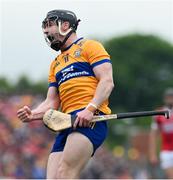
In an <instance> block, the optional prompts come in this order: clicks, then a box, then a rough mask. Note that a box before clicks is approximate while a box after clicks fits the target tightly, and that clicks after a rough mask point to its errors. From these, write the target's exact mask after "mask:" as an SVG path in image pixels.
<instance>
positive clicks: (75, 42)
mask: <svg viewBox="0 0 173 180" xmlns="http://www.w3.org/2000/svg"><path fill="white" fill-rule="evenodd" d="M82 39H83V37H81V38H79V39H77V40H76V41H74V42H73V43H72V44H70V45H69V46H68V47H66V48H65V49H64V50H63V51H67V50H68V49H70V48H71V47H72V46H73V44H77V43H78V42H79V41H80V40H82Z"/></svg>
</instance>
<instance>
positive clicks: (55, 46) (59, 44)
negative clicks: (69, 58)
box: [50, 22, 75, 51]
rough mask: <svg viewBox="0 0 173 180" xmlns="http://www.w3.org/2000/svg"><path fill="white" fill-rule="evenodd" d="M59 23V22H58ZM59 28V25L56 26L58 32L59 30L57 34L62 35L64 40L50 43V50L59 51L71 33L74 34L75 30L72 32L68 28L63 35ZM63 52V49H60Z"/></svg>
mask: <svg viewBox="0 0 173 180" xmlns="http://www.w3.org/2000/svg"><path fill="white" fill-rule="evenodd" d="M58 23H59V22H58ZM60 26H61V24H59V26H58V30H59V33H60V34H61V35H62V36H65V38H64V40H63V41H59V40H57V41H55V42H53V43H51V45H50V47H51V48H52V49H54V50H55V51H59V50H60V49H61V48H62V47H63V46H64V44H65V43H66V41H67V39H68V38H69V37H70V36H71V34H72V33H73V32H75V30H73V29H72V28H69V30H68V31H66V32H65V33H63V32H62V31H61V30H60ZM61 50H62V51H63V49H61Z"/></svg>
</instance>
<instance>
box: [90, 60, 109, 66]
mask: <svg viewBox="0 0 173 180" xmlns="http://www.w3.org/2000/svg"><path fill="white" fill-rule="evenodd" d="M106 62H108V63H111V61H110V59H102V60H100V61H97V62H95V63H93V64H91V67H92V68H94V67H95V66H98V65H100V64H103V63H106Z"/></svg>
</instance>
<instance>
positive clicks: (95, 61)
mask: <svg viewBox="0 0 173 180" xmlns="http://www.w3.org/2000/svg"><path fill="white" fill-rule="evenodd" d="M84 51H85V56H86V59H87V60H88V62H89V63H90V65H91V66H92V68H94V67H95V66H97V65H100V64H103V63H106V62H108V63H111V61H110V55H109V54H108V53H107V51H106V50H105V48H104V47H103V45H102V44H101V43H99V42H98V41H94V40H88V41H87V42H86V45H85V48H84Z"/></svg>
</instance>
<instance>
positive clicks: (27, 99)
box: [0, 95, 150, 179]
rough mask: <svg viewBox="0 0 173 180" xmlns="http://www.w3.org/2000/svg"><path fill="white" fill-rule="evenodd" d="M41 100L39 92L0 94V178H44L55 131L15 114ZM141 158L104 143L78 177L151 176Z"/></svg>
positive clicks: (124, 177) (38, 122)
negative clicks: (123, 155) (123, 152)
mask: <svg viewBox="0 0 173 180" xmlns="http://www.w3.org/2000/svg"><path fill="white" fill-rule="evenodd" d="M42 100H43V99H42V97H41V96H32V95H23V96H18V95H15V96H10V97H0V178H18V179H19V178H25V179H26V178H27V179H29V178H34V179H42V178H45V174H46V163H47V158H48V155H49V152H50V150H51V147H52V144H53V141H54V137H55V136H56V134H55V133H52V132H51V131H50V130H48V129H47V128H45V127H44V125H43V123H42V122H41V121H35V122H31V123H22V122H20V121H19V120H18V118H17V116H16V112H17V110H18V109H19V108H20V107H22V106H23V105H26V104H27V105H29V106H30V107H35V106H37V104H39V103H40V102H41V101H42ZM117 152H119V150H118V151H117ZM116 154H117V153H116ZM143 162H144V161H141V162H140V161H138V163H136V161H134V160H131V161H130V160H127V159H126V158H124V157H121V156H119V157H118V156H117V157H116V156H115V153H113V152H111V151H110V150H108V149H107V148H106V146H104V145H103V146H102V147H101V148H100V149H99V150H97V152H96V153H95V155H94V157H93V158H92V159H91V160H90V161H89V163H88V165H87V167H86V168H85V169H84V171H83V172H82V174H81V178H86V179H87V178H118V179H128V178H130V179H132V178H137V179H139V178H142V179H146V178H150V175H149V173H148V171H147V169H146V163H145V166H144V165H143Z"/></svg>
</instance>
